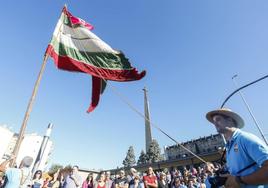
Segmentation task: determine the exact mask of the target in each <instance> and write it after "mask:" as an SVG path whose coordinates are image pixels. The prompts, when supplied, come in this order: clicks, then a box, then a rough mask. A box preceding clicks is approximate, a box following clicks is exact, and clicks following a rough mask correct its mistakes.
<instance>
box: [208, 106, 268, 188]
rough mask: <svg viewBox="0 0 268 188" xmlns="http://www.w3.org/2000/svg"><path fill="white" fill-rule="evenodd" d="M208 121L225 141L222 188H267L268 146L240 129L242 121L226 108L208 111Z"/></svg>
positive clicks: (242, 124) (242, 125)
mask: <svg viewBox="0 0 268 188" xmlns="http://www.w3.org/2000/svg"><path fill="white" fill-rule="evenodd" d="M206 118H207V119H208V121H210V122H211V123H213V124H214V125H215V127H216V129H217V131H218V133H220V134H223V135H224V138H225V139H226V141H227V144H226V150H227V151H226V160H227V167H228V170H229V172H230V174H228V175H222V176H225V177H227V181H226V183H225V187H248V188H249V187H259V188H261V187H267V188H268V146H267V145H266V144H265V143H264V142H263V141H262V140H261V139H259V138H258V137H257V136H255V135H253V134H251V133H247V132H244V131H242V130H240V129H241V128H242V127H244V121H243V119H242V118H241V117H240V116H239V115H238V114H236V113H234V112H232V111H231V110H230V109H226V108H222V109H219V110H214V111H211V112H208V113H207V115H206Z"/></svg>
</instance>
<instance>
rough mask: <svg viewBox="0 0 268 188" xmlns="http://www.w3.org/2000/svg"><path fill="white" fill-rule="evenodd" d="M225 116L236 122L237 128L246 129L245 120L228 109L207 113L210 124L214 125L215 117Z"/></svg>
mask: <svg viewBox="0 0 268 188" xmlns="http://www.w3.org/2000/svg"><path fill="white" fill-rule="evenodd" d="M215 115H223V116H227V117H230V118H232V119H233V120H234V121H235V122H236V126H237V128H239V129H241V128H243V127H244V120H243V119H242V118H241V117H240V116H239V115H238V114H237V113H235V112H233V111H232V110H230V109H228V108H221V109H218V110H213V111H210V112H208V113H207V115H206V118H207V120H208V121H209V122H211V123H214V121H213V116H215Z"/></svg>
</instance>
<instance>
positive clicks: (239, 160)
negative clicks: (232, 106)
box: [226, 129, 268, 188]
mask: <svg viewBox="0 0 268 188" xmlns="http://www.w3.org/2000/svg"><path fill="white" fill-rule="evenodd" d="M226 148H227V153H226V159H227V167H228V169H229V172H230V173H231V174H232V175H234V176H238V175H239V176H246V175H249V174H252V173H253V172H255V171H256V170H258V169H259V168H260V167H261V166H262V164H263V162H264V161H266V160H268V147H267V145H266V144H265V143H264V142H263V141H262V140H261V139H260V138H258V137H257V136H255V135H253V134H251V133H248V132H244V131H242V130H240V129H237V130H236V131H235V132H234V134H233V136H232V138H231V140H229V141H228V142H227V144H226ZM254 162H256V163H257V164H255V165H254V166H252V167H250V168H248V169H246V170H244V171H243V172H241V173H240V174H238V172H239V171H240V170H242V169H243V168H245V167H247V166H249V165H250V164H253V163H254ZM245 187H259V188H261V187H267V188H268V185H265V186H256V185H247V186H245Z"/></svg>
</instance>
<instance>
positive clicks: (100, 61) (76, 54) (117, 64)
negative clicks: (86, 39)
mask: <svg viewBox="0 0 268 188" xmlns="http://www.w3.org/2000/svg"><path fill="white" fill-rule="evenodd" d="M51 45H52V46H53V48H54V50H55V51H56V52H57V53H59V55H60V56H68V57H70V58H72V59H74V60H76V61H80V62H83V63H85V64H90V65H91V66H95V67H98V68H104V69H111V70H122V69H124V70H131V69H133V68H132V67H131V65H130V63H129V61H128V59H127V58H126V57H125V56H124V55H123V54H122V53H119V54H114V53H106V52H85V51H79V50H77V49H73V48H70V47H67V46H65V45H64V44H62V43H59V42H58V41H57V40H55V38H53V39H52V41H51Z"/></svg>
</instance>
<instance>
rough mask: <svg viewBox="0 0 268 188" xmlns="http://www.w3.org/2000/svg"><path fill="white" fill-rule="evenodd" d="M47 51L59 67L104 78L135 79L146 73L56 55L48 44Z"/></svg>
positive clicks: (117, 79)
mask: <svg viewBox="0 0 268 188" xmlns="http://www.w3.org/2000/svg"><path fill="white" fill-rule="evenodd" d="M47 53H48V54H49V55H50V56H51V57H52V58H53V59H54V63H55V65H56V66H57V67H58V68H59V69H63V70H67V71H75V72H84V73H87V74H90V75H92V76H96V77H99V78H102V79H105V80H113V81H119V82H125V81H135V80H140V79H142V78H143V77H144V76H145V74H146V71H142V72H141V73H139V72H138V71H137V69H135V68H133V69H130V70H111V69H103V68H98V67H94V66H92V65H89V64H85V63H83V62H80V61H77V60H74V59H72V58H70V57H68V56H60V55H58V54H57V53H56V52H55V50H54V48H53V46H52V45H49V46H48V48H47Z"/></svg>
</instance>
